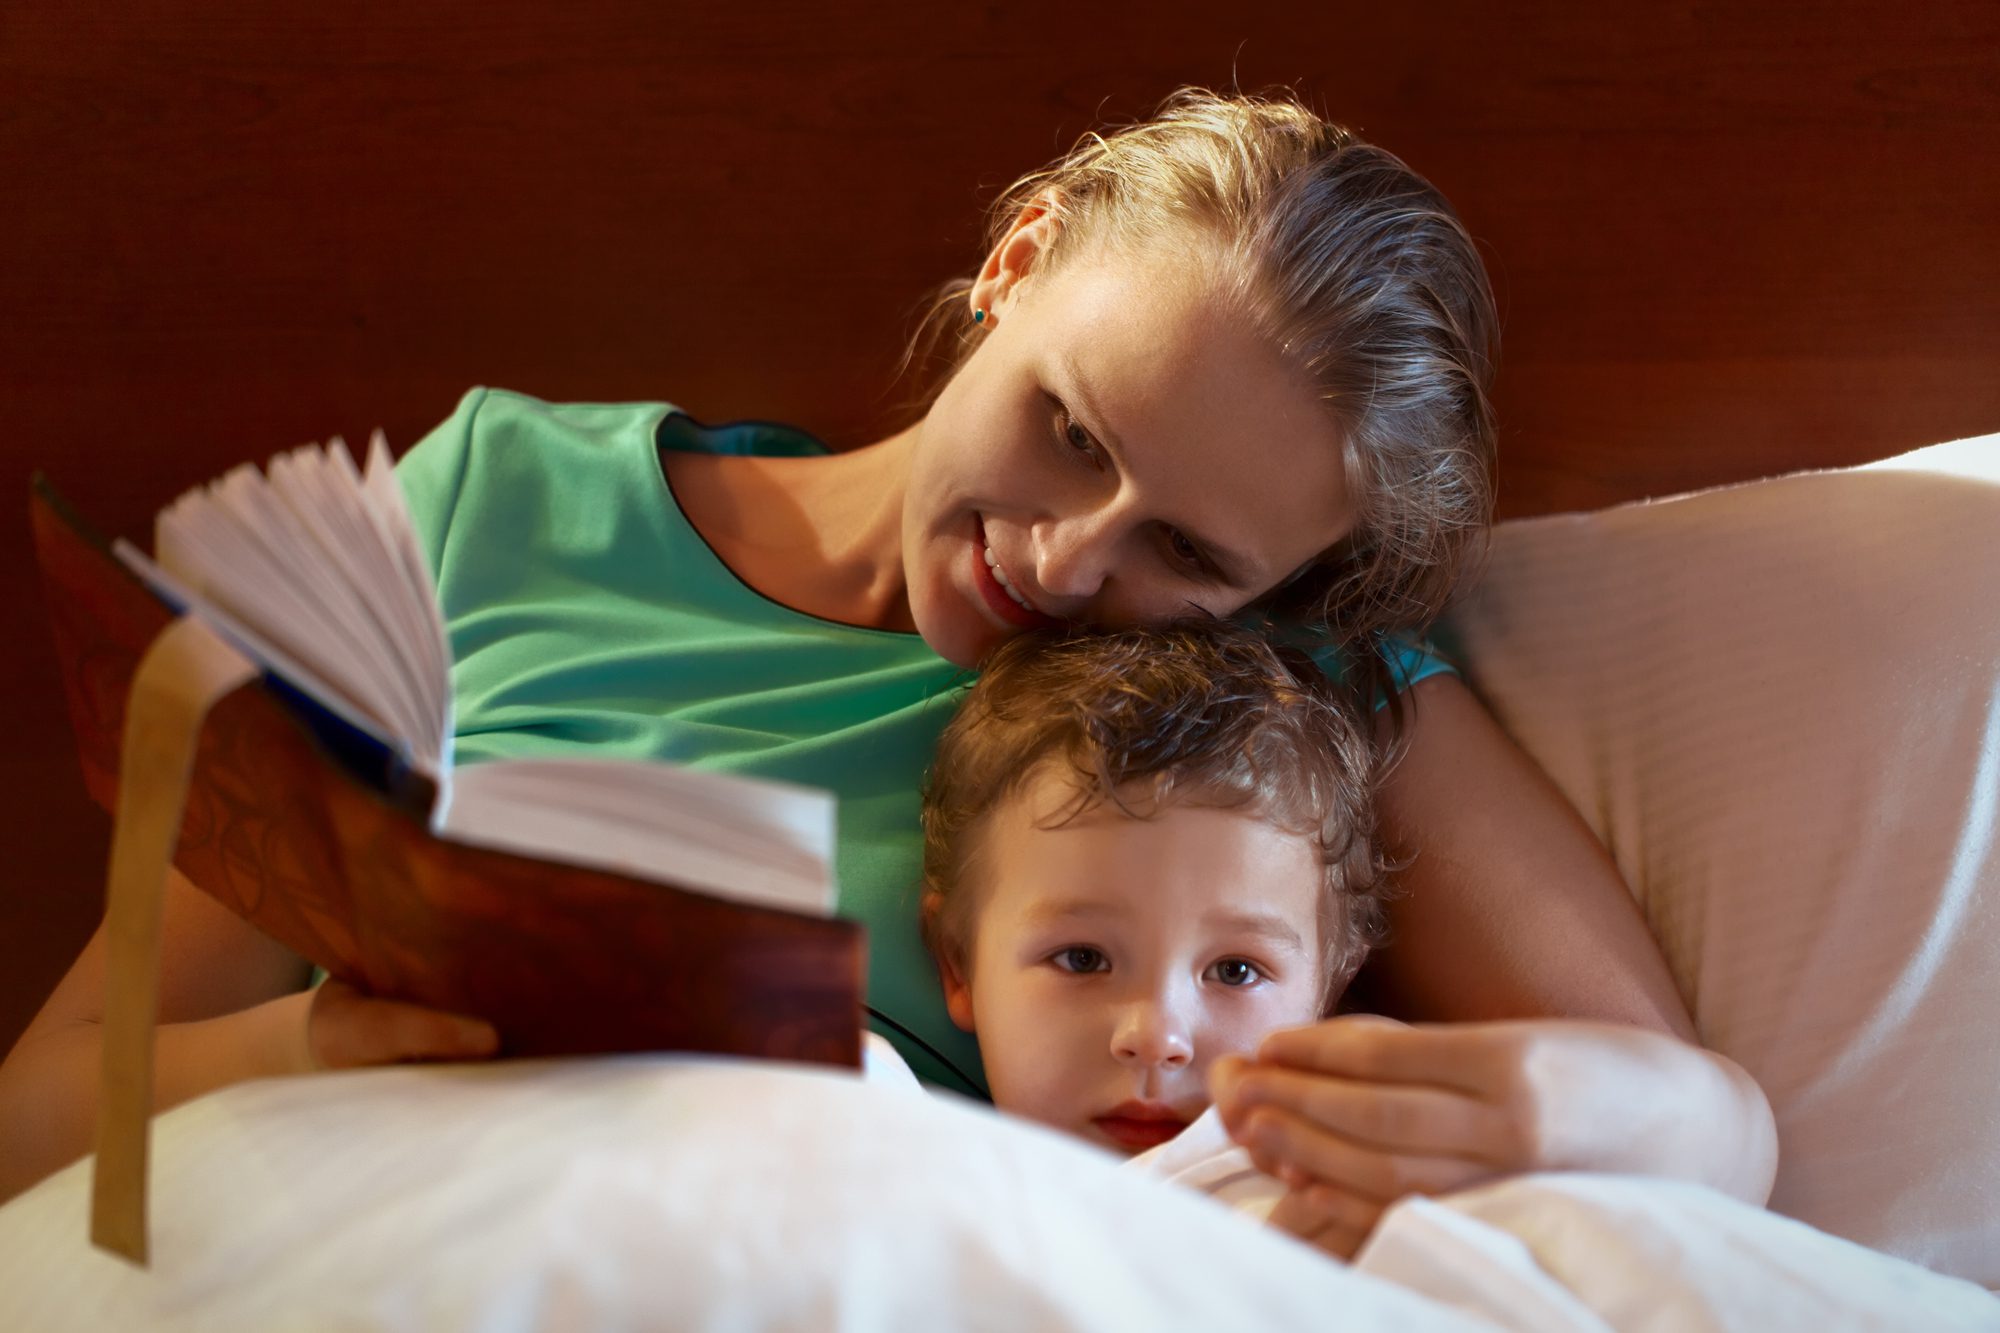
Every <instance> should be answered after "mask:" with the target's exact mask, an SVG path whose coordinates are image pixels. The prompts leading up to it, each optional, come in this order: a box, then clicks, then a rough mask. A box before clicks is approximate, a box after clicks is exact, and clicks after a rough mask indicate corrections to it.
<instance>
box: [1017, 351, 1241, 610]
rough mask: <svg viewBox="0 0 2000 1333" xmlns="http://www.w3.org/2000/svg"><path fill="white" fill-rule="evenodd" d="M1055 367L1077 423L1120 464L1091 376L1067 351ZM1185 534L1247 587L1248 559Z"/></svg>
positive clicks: (1121, 452) (1121, 450) (1121, 453)
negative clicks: (1093, 389)
mask: <svg viewBox="0 0 2000 1333" xmlns="http://www.w3.org/2000/svg"><path fill="white" fill-rule="evenodd" d="M1056 369H1057V370H1059V371H1061V372H1062V379H1063V382H1064V384H1065V386H1066V392H1064V393H1063V395H1062V398H1063V400H1064V401H1065V402H1066V403H1067V404H1068V405H1069V406H1070V407H1071V408H1072V409H1073V410H1074V412H1075V415H1076V417H1077V420H1078V422H1079V424H1081V425H1082V426H1083V428H1084V429H1085V430H1087V431H1089V432H1090V434H1091V437H1092V438H1093V439H1095V440H1096V441H1097V442H1098V443H1100V444H1102V445H1103V446H1104V447H1105V448H1107V449H1109V450H1110V451H1111V454H1112V457H1113V458H1115V459H1117V460H1118V461H1119V462H1120V463H1121V464H1122V463H1124V460H1125V456H1126V455H1125V445H1124V444H1123V442H1121V441H1120V440H1119V438H1118V436H1117V435H1116V434H1115V433H1114V432H1113V431H1112V429H1111V426H1110V424H1109V423H1108V422H1107V421H1106V420H1105V417H1104V412H1103V410H1102V409H1100V408H1099V407H1098V405H1097V399H1096V397H1095V396H1094V395H1093V394H1092V393H1091V391H1090V378H1089V377H1088V376H1087V375H1085V374H1084V373H1083V367H1081V366H1079V365H1077V363H1076V362H1075V360H1074V359H1072V358H1071V356H1070V354H1069V353H1068V352H1058V353H1056ZM1182 531H1183V533H1184V535H1185V536H1186V537H1187V538H1188V540H1189V541H1192V542H1193V543H1194V544H1195V545H1196V546H1199V547H1200V548H1201V549H1202V550H1204V551H1206V552H1208V557H1209V559H1211V560H1213V561H1214V562H1215V564H1216V567H1217V568H1218V569H1219V570H1221V572H1222V577H1223V578H1224V579H1226V580H1228V581H1229V582H1230V583H1233V584H1235V585H1236V586H1237V587H1239V588H1243V587H1248V586H1249V584H1248V583H1247V582H1246V580H1247V579H1248V578H1249V570H1250V561H1249V560H1248V559H1246V558H1245V557H1244V556H1243V555H1242V554H1241V553H1240V552H1237V551H1235V550H1232V549H1231V548H1229V547H1227V546H1224V545H1223V544H1222V543H1221V542H1218V541H1216V540H1215V539H1214V538H1213V537H1211V536H1208V535H1206V534H1203V533H1199V532H1194V531H1192V530H1189V529H1186V528H1183V529H1182Z"/></svg>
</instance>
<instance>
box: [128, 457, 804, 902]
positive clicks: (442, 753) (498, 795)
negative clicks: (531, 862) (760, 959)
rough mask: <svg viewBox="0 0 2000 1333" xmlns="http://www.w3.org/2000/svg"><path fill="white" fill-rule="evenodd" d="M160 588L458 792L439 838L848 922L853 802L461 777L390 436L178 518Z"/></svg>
mask: <svg viewBox="0 0 2000 1333" xmlns="http://www.w3.org/2000/svg"><path fill="white" fill-rule="evenodd" d="M156 549H157V562H155V561H154V560H149V559H147V558H146V556H145V555H144V554H143V553H141V552H140V551H139V550H138V549H137V548H135V547H133V546H132V545H131V544H130V543H128V542H119V543H117V545H116V550H117V554H118V556H119V558H120V559H121V560H123V561H124V562H125V563H126V564H127V565H128V566H129V567H131V568H132V569H133V570H134V572H136V573H137V574H138V575H139V576H140V577H141V578H142V579H144V580H146V582H148V583H149V584H151V585H152V586H153V587H154V588H155V589H157V590H158V591H159V592H160V593H161V594H162V595H164V596H165V597H166V598H168V599H169V600H170V601H172V602H174V603H175V604H177V605H179V606H182V607H185V608H187V610H188V611H189V612H190V613H192V614H195V615H199V616H201V617H202V618H203V619H204V620H205V621H207V622H208V623H209V624H210V625H211V626H212V627H213V628H214V629H216V630H217V631H218V632H219V633H221V634H223V635H224V636H225V637H227V638H228V639H230V640H232V641H233V642H234V643H235V644H236V645H237V646H238V647H239V648H240V649H242V650H243V651H244V652H245V654H246V655H248V656H249V657H251V658H252V659H253V660H255V661H257V662H258V663H260V664H261V665H262V666H264V667H265V668H266V669H267V670H269V671H270V672H271V673H272V674H274V675H276V676H279V677H281V678H283V679H284V680H285V681H287V682H288V683H289V684H291V685H292V686H293V687H295V688H296V689H298V690H299V691H301V692H303V693H305V694H307V695H310V696H311V697H312V698H313V699H314V700H316V701H317V702H318V703H319V704H321V705H322V706H323V707H325V708H326V709H327V710H328V711H329V712H331V713H333V714H334V715H335V716H337V717H338V718H340V719H341V720H342V721H344V722H345V723H346V724H347V725H349V726H352V727H354V728H356V729H358V730H360V731H361V732H363V733H365V734H367V735H368V736H370V737H372V738H374V740H376V741H377V742H379V743H381V744H383V745H385V746H387V747H389V748H390V749H391V750H393V751H394V752H396V753H397V754H398V755H399V756H401V758H402V760H403V762H405V763H407V764H408V765H409V766H410V767H411V768H413V769H415V770H416V771H418V772H421V773H423V774H424V775H426V776H427V777H429V778H431V779H432V780H433V781H434V782H435V783H436V784H437V789H438V800H437V804H436V807H435V808H434V809H433V810H432V812H431V829H432V832H434V833H436V834H437V835H438V836H440V837H443V838H449V839H451V840H453V841H455V842H464V843H472V844H476V845H479V846H485V847H493V848H498V849H500V850H503V851H510V852H516V853H521V854H524V855H528V856H535V857H541V858H543V859H546V860H552V861H561V862H565V863H568V864H572V865H582V866H592V867H595V868H598V869H604V870H611V871H615V872H618V873H621V874H627V875H633V876H636V877H639V878H644V879H651V880H656V881H659V882H661V883H665V884H672V885H675V886H677V887H680V888H686V889H693V890H696V891H698V892H703V893H710V894H713V895H715V896H716V897H720V898H730V899H735V900H737V901H741V902H748V903H755V904H759V905H763V906H769V907H778V908H783V909H785V910H788V911H793V912H804V913H809V914H811V915H816V916H826V915H830V914H831V913H832V911H833V905H834V885H833V873H832V865H833V820H834V803H833V797H832V796H831V795H830V794H829V793H827V792H823V791H818V790H815V789H812V788H809V787H799V786H793V785H791V784H788V783H780V782H771V781H766V780H762V779H753V778H744V777H738V776H734V775H730V774H719V773H708V772H701V771H698V770H695V769H690V768H685V767H681V766H678V765H674V764H669V763H665V762H646V761H640V760H623V759H618V760H603V759H527V760H500V761H496V762H492V763H483V764H473V765H469V766H467V767H465V768H460V769H454V768H453V767H452V762H451V737H452V704H451V647H450V642H449V639H448V638H447V636H446V634H445V627H444V620H443V617H442V615H441V614H440V613H439V611H438V605H437V593H436V589H435V586H434V585H433V584H432V582H431V576H430V568H429V565H428V563H427V562H426V561H425V559H424V554H423V549H422V547H421V546H420V545H419V543H418V541H417V535H416V530H415V528H414V527H412V525H411V522H410V514H409V510H408V508H407V507H406V506H405V504H404V502H403V492H402V487H401V486H400V485H399V484H398V482H397V481H396V476H395V468H394V465H393V463H392V462H391V460H390V457H389V448H388V445H387V444H386V443H384V441H383V439H382V436H381V433H380V432H377V433H376V434H375V436H374V438H373V439H371V440H370V441H369V445H368V464H367V468H366V470H365V471H364V470H363V469H360V468H357V467H356V466H355V465H354V460H353V459H352V458H350V457H349V456H348V452H347V446H346V445H345V444H343V443H342V442H341V441H340V440H338V439H336V440H334V441H333V442H332V443H331V444H328V445H327V446H325V447H323V448H322V447H321V446H318V445H306V446H304V447H302V448H299V449H294V450H292V451H291V452H290V453H288V454H282V455H280V456H279V457H277V458H274V459H272V460H271V464H270V468H269V470H268V473H266V472H259V471H258V470H257V469H256V468H255V467H252V466H250V465H248V464H245V465H243V466H242V467H238V468H236V469H235V470H233V471H231V472H230V473H228V474H227V475H225V476H224V477H222V478H221V479H220V480H218V481H215V482H212V483H210V484H209V485H207V486H204V487H202V488H201V489H199V490H194V491H190V492H189V493H188V494H186V495H184V496H182V497H181V498H180V499H178V500H176V501H175V502H174V503H173V504H172V505H170V506H168V507H167V508H166V509H165V510H163V511H161V513H160V515H159V520H158V524H157V531H156Z"/></svg>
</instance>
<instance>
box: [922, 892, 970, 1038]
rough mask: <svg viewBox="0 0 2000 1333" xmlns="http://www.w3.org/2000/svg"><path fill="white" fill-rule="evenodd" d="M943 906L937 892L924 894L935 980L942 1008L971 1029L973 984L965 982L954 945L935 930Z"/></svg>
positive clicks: (953, 1020)
mask: <svg viewBox="0 0 2000 1333" xmlns="http://www.w3.org/2000/svg"><path fill="white" fill-rule="evenodd" d="M943 905H944V904H943V900H942V899H941V898H940V897H939V896H938V895H937V894H936V893H926V894H925V895H924V901H923V908H922V911H923V914H924V938H925V939H926V940H929V941H930V942H931V955H932V957H933V958H934V959H936V961H937V970H938V983H939V984H940V985H941V986H942V987H943V988H944V1011H945V1012H946V1013H948V1014H950V1015H951V1021H952V1022H954V1023H956V1024H958V1026H959V1027H961V1028H963V1029H964V1030H965V1031H967V1032H971V1031H973V1026H972V987H970V986H968V985H967V984H966V982H965V972H964V969H963V968H962V967H961V966H960V964H959V962H958V959H957V957H956V955H957V954H958V952H959V951H958V948H957V946H956V945H955V944H953V943H951V942H949V941H947V940H946V939H945V938H944V934H943V932H942V931H940V930H939V929H938V924H937V917H938V912H939V910H940V909H941V908H942V907H943Z"/></svg>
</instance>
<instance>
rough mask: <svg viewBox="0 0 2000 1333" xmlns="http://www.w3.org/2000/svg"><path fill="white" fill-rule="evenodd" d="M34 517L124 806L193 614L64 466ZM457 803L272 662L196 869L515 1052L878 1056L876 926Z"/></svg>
mask: <svg viewBox="0 0 2000 1333" xmlns="http://www.w3.org/2000/svg"><path fill="white" fill-rule="evenodd" d="M32 522H33V530H34V537H35V544H36V550H37V555H38V558H39V560H40V565H41V572H42V579H43V584H44V588H45V591H46V594H47V603H48V610H49V615H50V620H51V624H52V627H53V630H54V636H55V644H56V649H57V655H58V658H59V661H60V663H61V668H62V673H63V679H64V688H65V691H66V693H67V696H68V703H69V709H70V715H71V719H72V722H73V725H74V728H75V732H76V737H77V751H78V756H79V759H80V761H81V763H82V767H83V772H84V778H85V782H86V784H87V785H88V787H89V790H90V792H91V795H92V796H93V798H94V799H95V800H97V801H98V803H99V804H101V805H103V806H105V807H106V808H107V809H115V803H116V799H117V791H118V762H119V746H120V737H121V734H122V728H123V724H124V715H125V705H126V696H127V694H128V692H129V690H130V685H131V681H132V677H133V673H134V671H135V670H136V667H137V664H138V662H139V660H140V657H141V656H142V655H143V654H144V652H145V651H146V648H147V646H148V645H149V644H150V643H151V642H152V641H153V639H154V638H155V637H156V636H157V635H158V634H159V633H160V632H161V631H162V630H163V629H164V628H165V627H166V626H167V625H168V624H170V623H171V622H172V620H173V618H174V614H175V612H174V610H173V609H172V608H170V607H169V606H168V605H166V604H165V603H163V602H162V600H161V599H160V597H159V596H157V595H156V594H155V593H154V592H153V591H152V590H151V589H149V588H148V587H147V586H146V585H145V584H144V583H142V582H141V581H140V580H138V579H137V578H136V577H134V576H133V575H132V574H131V573H130V572H129V571H128V570H127V569H126V568H125V567H124V566H123V565H122V564H121V563H119V561H118V560H117V559H116V558H115V557H114V556H113V554H112V552H111V549H110V546H109V544H108V543H107V542H106V541H104V540H103V539H102V538H101V537H100V536H98V535H97V534H96V533H94V532H92V531H91V529H90V528H89V527H88V525H87V524H85V523H83V522H82V521H81V520H80V519H79V518H78V517H77V516H76V515H75V514H74V512H73V511H72V510H71V509H70V507H69V506H68V505H66V504H65V503H64V502H63V501H62V500H61V498H60V497H59V496H58V495H57V494H56V493H55V491H54V490H53V488H52V487H50V486H49V484H48V483H47V481H46V480H45V479H42V478H37V479H36V482H35V487H34V495H33V500H32ZM436 795H437V793H436V788H435V785H434V784H433V783H432V782H431V781H430V780H429V779H428V778H426V777H425V776H424V775H423V774H422V773H420V772H417V771H414V770H412V769H411V768H409V767H408V766H407V765H404V764H401V763H399V762H397V758H396V756H395V755H394V753H392V752H391V751H390V750H388V749H387V748H385V747H383V746H382V745H381V744H380V743H379V742H377V741H376V740H374V739H373V738H371V737H370V736H368V735H367V734H366V733H365V732H362V731H359V730H357V729H356V728H353V727H351V726H349V725H347V724H346V723H345V722H344V721H343V720H342V719H341V718H340V717H339V716H338V714H337V713H336V712H333V711H329V710H328V709H326V708H324V707H322V706H320V704H319V703H318V702H317V701H316V700H315V699H314V698H313V697H312V695H311V694H310V693H309V692H305V691H301V690H300V689H298V688H296V687H295V685H294V684H293V683H292V682H288V681H286V680H285V679H283V678H282V677H280V676H277V675H274V674H273V673H271V672H269V671H267V672H266V673H265V674H264V676H263V677H262V679H260V680H258V681H256V682H254V683H252V684H250V685H247V686H244V687H243V688H241V689H238V690H236V691H235V692H233V693H232V694H230V695H229V696H228V697H227V698H225V699H223V700H222V701H220V702H219V703H218V704H216V705H215V707H214V708H213V710H212V711H211V712H210V713H209V716H208V721H207V724H206V726H205V727H204V729H203V732H202V736H201V741H200V747H199V752H198V755H197V758H196V761H195V768H194V773H193V779H192V782H191V785H190V788H189V797H188V802H187V807H186V813H185V817H184V820H183V824H182V829H181V834H180V839H179V844H178V848H177V851H176V854H175V863H176V865H177V866H178V867H179V868H180V870H181V871H182V872H183V873H184V874H186V875H187V876H188V878H189V879H191V880H192V881H193V882H194V883H196V884H197V885H199V886H201V887H202V888H203V889H204V890H205V891H206V892H208V893H210V894H211V895H213V896H214V897H215V898H217V899H218V900H219V901H221V902H223V903H224V904H225V905H227V906H229V907H230V908H231V909H232V910H234V911H236V912H237V913H238V914H239V915H241V916H243V917H244V918H245V919H246V920H248V921H250V922H251V923H252V924H254V925H256V926H257V927H258V928H259V929H260V930H262V931H264V932H265V933H266V934H268V935H270V936H271V937H272V938H274V939H276V940H278V941H279V942H281V943H283V944H285V945H286V946H287V947H289V948H291V949H293V950H294V951H295V952H297V953H299V954H300V955H301V956H303V957H305V958H307V959H309V960H311V961H312V962H314V963H315V964H317V965H319V966H321V967H323V968H325V969H326V970H327V971H328V972H329V973H330V974H331V975H334V976H337V977H340V978H341V979H342V980H345V981H348V982H351V983H352V984H354V985H356V986H358V987H361V988H362V989H364V990H366V991H368V992H369V993H371V994H376V995H381V996H388V997H393V998H398V999H405V1000H409V1001H412V1002H415V1003H420V1004H424V1005H429V1006H432V1007H435V1008H439V1009H444V1010H449V1011H452V1012H457V1013H466V1014H472V1015H476V1016H479V1017H482V1018H485V1019H488V1020H489V1021H491V1022H492V1023H493V1024H494V1025H495V1026H496V1027H497V1028H498V1029H499V1031H500V1033H501V1039H502V1053H503V1054H506V1055H520V1056H531V1055H561V1054H585V1053H603V1052H615V1051H638V1050H685V1051H702V1052H718V1053H731V1054H743V1055H757V1056H765V1057H771V1058H779V1059H790V1060H803V1061H812V1062H819V1063H827V1064H835V1065H845V1066H850V1067H852V1066H856V1065H858V1064H859V1062H860V1032H861V1027H862V989H863V976H864V972H863V952H862V951H863V935H862V931H861V928H860V927H859V926H858V925H857V924H855V923H853V922H850V921H845V920H841V919H838V918H834V917H819V916H812V915H808V914H805V913H799V912H791V911H785V910H780V909H777V908H771V907H764V906H759V905H755V904H750V903H744V902H738V901H732V900H729V899H727V898H723V897H717V896H714V895H712V894H709V893H703V892H691V891H687V890H684V889H680V888H676V887H673V886H671V885H663V884H660V883H656V882H652V881H650V880H646V879H640V878H636V877H632V876H628V875H624V874H619V873H613V872H609V871H605V870H597V869H590V868H586V867H583V866H577V865H570V864H565V863H562V862H560V861H557V860H550V859H545V858H540V857H531V856H523V855H516V854H512V853H509V852H504V851H498V850H492V849H489V848H481V847H475V846H471V845H467V844H464V843H459V842H453V841H448V840H446V839H444V838H440V837H438V836H437V835H436V834H435V833H433V832H432V831H431V829H430V827H429V824H428V818H427V816H428V814H429V811H430V810H431V808H432V805H433V803H434V801H435V799H436Z"/></svg>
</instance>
